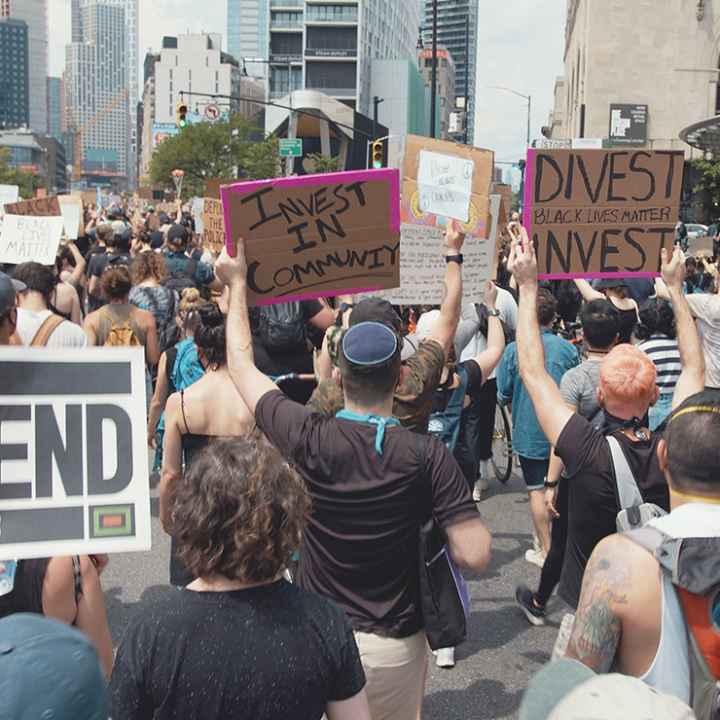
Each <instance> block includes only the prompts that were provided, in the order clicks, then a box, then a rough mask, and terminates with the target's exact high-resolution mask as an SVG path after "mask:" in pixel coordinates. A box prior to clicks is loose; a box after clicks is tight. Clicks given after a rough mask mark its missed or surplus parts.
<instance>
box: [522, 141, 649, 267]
mask: <svg viewBox="0 0 720 720" xmlns="http://www.w3.org/2000/svg"><path fill="white" fill-rule="evenodd" d="M536 155H537V150H536V149H535V148H531V149H529V150H528V153H527V161H526V165H525V189H524V192H523V225H524V226H525V229H526V230H527V232H528V236H529V237H531V238H532V185H533V181H534V180H535V178H534V177H533V172H532V171H533V168H534V167H535V156H536ZM617 277H632V278H658V277H660V273H659V272H642V271H641V272H624V273H603V272H594V273H547V274H545V273H540V274H539V275H538V278H539V279H540V280H575V279H581V278H586V279H590V280H605V279H609V278H617Z"/></svg>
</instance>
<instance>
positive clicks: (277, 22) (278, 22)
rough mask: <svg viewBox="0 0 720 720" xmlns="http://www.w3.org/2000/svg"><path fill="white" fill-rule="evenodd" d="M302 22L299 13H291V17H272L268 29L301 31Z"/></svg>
mask: <svg viewBox="0 0 720 720" xmlns="http://www.w3.org/2000/svg"><path fill="white" fill-rule="evenodd" d="M302 29H303V22H302V15H301V14H300V13H293V17H292V18H281V19H273V20H271V21H270V30H280V31H284V32H287V31H300V32H302Z"/></svg>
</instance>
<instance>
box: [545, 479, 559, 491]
mask: <svg viewBox="0 0 720 720" xmlns="http://www.w3.org/2000/svg"><path fill="white" fill-rule="evenodd" d="M559 484H560V481H559V480H555V481H554V482H553V481H551V480H548V479H547V478H545V487H546V488H547V489H548V490H554V489H555V488H556V487H557V486H558V485H559Z"/></svg>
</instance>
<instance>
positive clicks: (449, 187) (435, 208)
mask: <svg viewBox="0 0 720 720" xmlns="http://www.w3.org/2000/svg"><path fill="white" fill-rule="evenodd" d="M474 171H475V164H474V163H473V161H472V160H470V159H468V158H463V157H458V156H457V155H455V156H453V155H443V154H441V153H436V152H432V151H429V150H421V151H420V158H419V166H418V177H417V182H418V192H419V195H420V210H421V211H422V212H426V213H431V214H433V215H440V216H442V217H447V218H455V219H456V220H461V221H462V222H464V223H466V222H468V220H469V218H470V197H471V195H472V183H473V173H474Z"/></svg>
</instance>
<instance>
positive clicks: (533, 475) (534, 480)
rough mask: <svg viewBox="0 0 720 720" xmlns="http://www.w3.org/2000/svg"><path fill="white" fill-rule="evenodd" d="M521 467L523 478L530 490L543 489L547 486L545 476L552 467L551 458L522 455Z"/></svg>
mask: <svg viewBox="0 0 720 720" xmlns="http://www.w3.org/2000/svg"><path fill="white" fill-rule="evenodd" d="M520 467H521V469H522V474H523V480H525V485H526V487H527V489H528V491H529V492H530V491H532V490H542V489H543V488H544V487H545V478H546V477H547V473H548V468H549V467H550V458H546V459H545V460H533V459H531V458H524V457H522V456H520Z"/></svg>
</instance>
